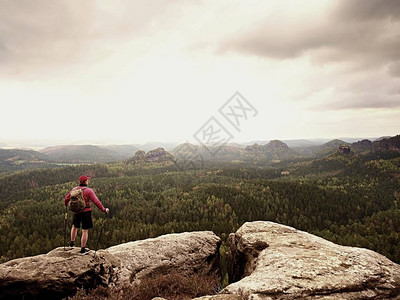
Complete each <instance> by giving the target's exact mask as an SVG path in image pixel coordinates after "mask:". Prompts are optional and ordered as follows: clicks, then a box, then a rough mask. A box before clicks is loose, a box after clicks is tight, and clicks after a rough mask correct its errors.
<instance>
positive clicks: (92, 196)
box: [88, 189, 108, 213]
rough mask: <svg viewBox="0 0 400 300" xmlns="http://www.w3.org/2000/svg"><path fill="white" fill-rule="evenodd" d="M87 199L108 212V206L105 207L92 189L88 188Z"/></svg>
mask: <svg viewBox="0 0 400 300" xmlns="http://www.w3.org/2000/svg"><path fill="white" fill-rule="evenodd" d="M88 192H89V199H90V200H91V201H92V202H93V203H94V204H95V205H96V206H97V207H98V208H99V209H100V210H101V211H102V212H106V213H108V208H105V207H104V206H103V204H101V202H100V200H99V198H97V196H96V194H95V192H94V191H93V190H92V189H88Z"/></svg>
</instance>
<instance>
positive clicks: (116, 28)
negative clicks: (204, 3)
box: [0, 0, 176, 77]
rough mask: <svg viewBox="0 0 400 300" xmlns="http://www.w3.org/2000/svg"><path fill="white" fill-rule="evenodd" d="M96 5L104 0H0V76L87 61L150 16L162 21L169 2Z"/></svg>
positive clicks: (130, 35)
mask: <svg viewBox="0 0 400 300" xmlns="http://www.w3.org/2000/svg"><path fill="white" fill-rule="evenodd" d="M101 5H107V2H100V1H99V2H97V1H95V0H87V1H77V0H58V1H47V0H18V1H14V0H0V76H1V75H6V76H8V77H10V76H12V75H13V74H14V75H16V76H21V75H22V76H28V75H27V74H31V76H34V77H35V76H39V75H40V73H41V71H43V73H44V74H46V73H47V75H48V73H57V68H63V67H67V68H70V67H73V64H75V63H83V64H85V63H91V62H93V61H94V60H95V59H96V57H98V56H99V53H101V52H102V51H106V50H104V49H105V48H107V49H109V51H111V52H112V51H113V49H117V47H116V45H118V44H119V43H122V42H126V41H131V40H134V39H135V38H136V37H137V36H138V35H140V34H141V33H142V32H143V31H144V30H145V28H147V27H148V26H149V24H151V23H152V22H154V19H155V18H157V21H160V22H162V20H163V18H162V16H163V14H164V13H165V11H166V9H167V7H169V6H173V5H171V3H169V2H168V1H165V0H150V1H143V2H136V1H128V0H115V1H113V2H112V5H110V7H107V6H101ZM174 5H176V4H174ZM115 51H116V50H115Z"/></svg>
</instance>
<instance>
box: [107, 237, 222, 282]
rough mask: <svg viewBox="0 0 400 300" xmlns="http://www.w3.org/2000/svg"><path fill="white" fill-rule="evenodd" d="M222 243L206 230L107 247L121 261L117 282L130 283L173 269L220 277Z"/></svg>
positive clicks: (187, 273) (189, 273) (166, 272)
mask: <svg viewBox="0 0 400 300" xmlns="http://www.w3.org/2000/svg"><path fill="white" fill-rule="evenodd" d="M219 246H220V238H219V237H218V236H216V235H215V234H214V233H213V232H211V231H202V232H185V233H179V234H168V235H163V236H160V237H157V238H152V239H147V240H142V241H135V242H129V243H125V244H121V245H117V246H113V247H110V248H108V249H107V250H108V251H109V252H110V253H111V254H113V255H114V256H116V257H117V258H119V260H120V261H121V266H120V267H119V268H117V270H116V272H117V273H118V280H117V284H127V283H133V282H140V280H141V279H144V278H148V277H152V278H154V277H156V276H157V275H164V274H169V273H170V272H173V271H178V272H184V273H185V274H186V275H189V276H190V275H191V274H194V273H197V274H201V275H202V276H203V275H204V276H210V277H211V276H217V278H218V279H219V280H220V268H219Z"/></svg>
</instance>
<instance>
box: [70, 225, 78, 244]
mask: <svg viewBox="0 0 400 300" xmlns="http://www.w3.org/2000/svg"><path fill="white" fill-rule="evenodd" d="M77 234H78V228H76V227H75V226H74V225H72V228H71V243H70V246H71V247H73V245H74V244H75V239H76V235H77Z"/></svg>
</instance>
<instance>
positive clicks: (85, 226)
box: [64, 175, 110, 255]
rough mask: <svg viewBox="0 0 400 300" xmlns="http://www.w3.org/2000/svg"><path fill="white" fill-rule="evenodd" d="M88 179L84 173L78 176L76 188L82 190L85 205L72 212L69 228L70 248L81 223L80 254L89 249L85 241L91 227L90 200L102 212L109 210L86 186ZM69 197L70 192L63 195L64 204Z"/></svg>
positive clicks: (72, 246) (87, 251) (67, 201)
mask: <svg viewBox="0 0 400 300" xmlns="http://www.w3.org/2000/svg"><path fill="white" fill-rule="evenodd" d="M89 180H90V177H87V176H86V175H82V176H81V177H79V186H77V187H76V188H79V189H81V190H82V192H83V198H84V199H85V204H86V206H85V210H84V211H83V212H81V213H74V219H73V222H72V224H73V225H72V228H71V243H70V245H69V246H70V248H71V249H73V248H74V246H75V239H76V235H77V234H78V228H80V227H81V223H82V237H81V251H80V252H79V253H80V254H82V255H84V254H88V253H89V249H87V248H86V243H87V240H88V237H89V229H90V228H93V221H92V208H91V207H90V201H92V202H93V203H94V204H95V205H96V206H97V207H98V208H99V209H100V210H101V211H102V212H105V213H106V214H108V212H109V211H110V210H109V209H108V208H104V206H103V204H101V202H100V200H99V199H98V198H97V196H96V194H95V193H94V191H93V190H92V189H91V188H89V187H88V184H89ZM74 189H75V188H74ZM70 197H71V192H69V193H68V195H67V196H65V199H64V204H65V206H67V205H68V203H69V201H70Z"/></svg>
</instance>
